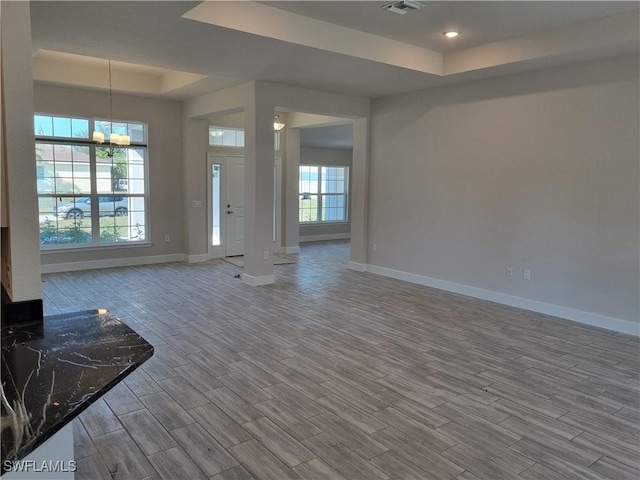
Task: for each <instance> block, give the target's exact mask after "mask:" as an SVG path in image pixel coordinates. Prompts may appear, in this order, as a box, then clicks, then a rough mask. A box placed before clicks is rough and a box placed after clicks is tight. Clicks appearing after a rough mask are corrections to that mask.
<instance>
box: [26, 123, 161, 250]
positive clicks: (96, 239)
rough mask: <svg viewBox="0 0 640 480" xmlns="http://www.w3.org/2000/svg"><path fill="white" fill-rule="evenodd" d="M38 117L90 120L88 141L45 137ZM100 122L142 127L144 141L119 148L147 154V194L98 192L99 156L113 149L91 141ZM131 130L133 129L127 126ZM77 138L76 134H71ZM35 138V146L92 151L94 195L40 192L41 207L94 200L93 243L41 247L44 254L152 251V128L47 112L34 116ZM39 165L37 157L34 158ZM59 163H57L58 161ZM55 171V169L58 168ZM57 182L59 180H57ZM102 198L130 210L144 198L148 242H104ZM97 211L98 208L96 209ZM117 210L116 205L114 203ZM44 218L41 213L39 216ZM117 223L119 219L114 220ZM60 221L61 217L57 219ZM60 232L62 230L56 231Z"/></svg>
mask: <svg viewBox="0 0 640 480" xmlns="http://www.w3.org/2000/svg"><path fill="white" fill-rule="evenodd" d="M37 116H45V117H52V118H69V119H71V120H72V121H73V120H74V119H75V120H86V121H87V122H88V126H89V129H90V131H89V132H87V137H85V138H78V137H73V136H72V137H65V136H55V135H41V134H38V133H37V132H36V131H35V120H36V117H37ZM97 122H113V123H114V124H135V125H141V126H142V129H143V132H142V136H143V141H133V140H132V141H131V145H129V146H126V147H116V148H118V149H125V150H126V149H131V150H143V151H144V157H143V164H142V166H143V175H144V179H143V182H144V183H143V185H144V193H130V192H128V191H127V192H121V191H116V190H114V189H113V187H112V188H111V191H110V192H100V191H99V189H98V180H99V179H98V172H97V170H98V168H97V167H98V163H99V157H98V155H97V152H98V150H99V149H100V148H107V149H108V148H109V147H110V145H109V143H108V136H107V141H106V142H105V143H104V144H102V145H100V144H97V143H95V142H94V141H93V140H92V139H91V138H90V134H91V131H92V130H91V129H92V127H93V128H95V124H96V123H97ZM127 129H129V126H127ZM71 133H72V135H73V132H71ZM34 137H35V142H34V144H35V146H36V147H37V145H39V144H50V145H53V146H55V145H65V146H69V147H71V148H73V147H86V148H88V150H89V161H88V164H89V181H90V192H89V193H68V194H64V193H63V194H60V193H56V192H55V190H54V193H40V192H39V191H38V190H37V191H36V192H37V193H36V194H37V197H38V203H40V198H52V199H54V201H55V199H56V198H84V197H88V198H89V199H90V204H91V216H90V219H91V226H90V228H89V231H90V232H91V242H89V243H63V244H51V245H44V244H42V243H41V244H40V253H43V254H47V253H64V252H74V251H87V250H104V249H120V248H133V247H148V246H151V245H152V240H151V228H150V224H149V218H150V211H149V210H150V192H149V146H148V124H147V123H146V122H142V121H133V120H116V119H113V120H108V119H103V118H99V117H81V116H78V115H64V114H57V113H44V112H36V113H34ZM34 160H35V161H36V162H37V161H38V160H37V157H36V158H34ZM54 162H55V159H54ZM54 168H55V167H54ZM54 178H55V177H54ZM36 180H41V177H40V173H39V171H38V169H37V167H36ZM129 180H130V178H129V177H127V183H129ZM101 197H113V198H116V197H124V198H125V199H128V205H129V208H131V201H130V200H129V199H134V198H142V199H143V201H144V239H143V240H128V241H105V240H101V238H100V236H101V232H102V230H101V226H100V219H101V218H102V216H101V215H100V198H101ZM114 202H115V200H114ZM94 207H95V208H94ZM114 208H116V207H115V203H114ZM38 212H40V207H39V208H38ZM38 215H39V216H40V213H38ZM113 218H114V221H115V219H116V218H118V217H116V216H115V215H114V216H113ZM56 220H57V216H56ZM38 223H39V224H40V223H41V222H40V220H38ZM125 228H131V225H128V226H127V227H125ZM56 230H58V229H56Z"/></svg>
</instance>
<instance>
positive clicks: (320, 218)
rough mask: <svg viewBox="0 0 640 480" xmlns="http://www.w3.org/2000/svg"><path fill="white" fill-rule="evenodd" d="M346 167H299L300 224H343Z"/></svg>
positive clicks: (347, 171)
mask: <svg viewBox="0 0 640 480" xmlns="http://www.w3.org/2000/svg"><path fill="white" fill-rule="evenodd" d="M348 174H349V168H348V167H323V166H300V180H299V190H298V191H299V193H300V196H299V203H298V205H299V220H300V223H319V222H346V221H347V205H348V202H347V194H348V184H349V179H348Z"/></svg>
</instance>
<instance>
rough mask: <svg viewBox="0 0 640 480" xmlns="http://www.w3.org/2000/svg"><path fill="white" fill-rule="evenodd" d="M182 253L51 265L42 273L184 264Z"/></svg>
mask: <svg viewBox="0 0 640 480" xmlns="http://www.w3.org/2000/svg"><path fill="white" fill-rule="evenodd" d="M182 261H184V255H183V254H182V253H173V254H170V255H149V256H146V257H130V258H111V259H104V260H88V261H84V262H66V263H49V264H43V265H42V266H41V267H40V271H41V272H42V273H58V272H76V271H79V270H93V269H96V268H111V267H131V266H134V265H151V264H154V263H167V262H182Z"/></svg>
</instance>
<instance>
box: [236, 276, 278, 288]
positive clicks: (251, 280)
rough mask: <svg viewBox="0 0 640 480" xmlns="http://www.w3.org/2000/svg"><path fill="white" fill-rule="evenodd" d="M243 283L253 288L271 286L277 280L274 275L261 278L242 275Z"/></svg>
mask: <svg viewBox="0 0 640 480" xmlns="http://www.w3.org/2000/svg"><path fill="white" fill-rule="evenodd" d="M242 281H243V282H244V283H246V284H247V285H250V286H252V287H259V286H261V285H271V284H272V283H275V281H276V278H275V276H273V275H262V276H260V277H254V276H252V275H247V274H246V273H243V274H242Z"/></svg>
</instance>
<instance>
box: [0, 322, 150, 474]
mask: <svg viewBox="0 0 640 480" xmlns="http://www.w3.org/2000/svg"><path fill="white" fill-rule="evenodd" d="M152 355H153V347H152V346H151V345H150V344H149V343H148V342H147V341H146V340H145V339H144V338H142V337H141V336H140V335H138V334H137V333H136V332H134V331H133V330H132V329H131V328H129V327H128V326H127V325H126V324H125V323H123V322H122V321H120V320H119V319H118V318H116V317H115V316H113V315H111V314H110V313H108V312H106V311H104V310H88V311H84V312H77V313H70V314H62V315H54V316H49V317H45V318H44V320H43V322H42V323H38V324H35V325H7V326H3V327H2V365H1V369H2V371H1V373H2V377H1V379H2V381H1V383H2V408H1V411H2V462H3V467H4V461H5V460H19V459H21V458H23V457H24V456H25V455H27V454H29V453H31V452H32V451H33V450H34V449H35V448H37V447H38V446H39V445H41V444H42V443H43V442H44V441H45V440H47V439H48V438H50V437H51V436H52V435H54V434H55V433H56V432H57V431H58V430H60V429H61V428H62V427H64V426H65V425H66V424H68V423H69V422H70V421H71V420H73V419H74V418H75V417H77V416H78V415H79V414H80V412H82V411H83V410H84V409H86V408H87V407H88V406H89V405H91V404H92V403H93V402H95V401H96V400H98V399H99V398H100V397H101V396H102V395H104V394H105V393H106V392H108V391H109V390H110V389H111V388H113V387H114V386H115V385H117V384H118V383H119V382H120V381H121V380H122V379H124V378H125V377H126V376H127V375H129V374H130V373H131V372H133V371H134V370H135V369H136V368H137V367H139V366H140V365H141V364H142V363H144V362H145V361H146V360H147V359H149V358H150V357H151V356H152Z"/></svg>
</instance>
